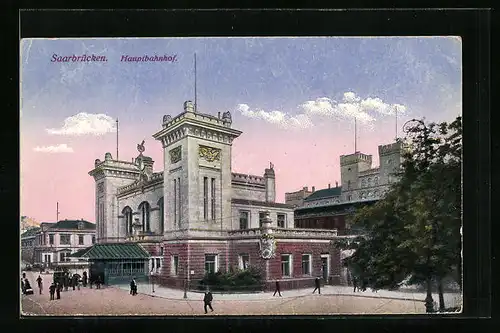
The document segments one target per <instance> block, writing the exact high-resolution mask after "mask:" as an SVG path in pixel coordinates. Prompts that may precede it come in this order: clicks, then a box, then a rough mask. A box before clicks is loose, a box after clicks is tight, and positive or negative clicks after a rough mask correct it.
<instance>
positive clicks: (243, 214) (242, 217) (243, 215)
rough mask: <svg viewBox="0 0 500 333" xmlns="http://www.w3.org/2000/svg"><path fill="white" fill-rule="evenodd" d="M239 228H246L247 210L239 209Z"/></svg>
mask: <svg viewBox="0 0 500 333" xmlns="http://www.w3.org/2000/svg"><path fill="white" fill-rule="evenodd" d="M240 229H248V212H245V211H240Z"/></svg>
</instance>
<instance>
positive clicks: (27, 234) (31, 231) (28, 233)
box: [21, 227, 40, 238]
mask: <svg viewBox="0 0 500 333" xmlns="http://www.w3.org/2000/svg"><path fill="white" fill-rule="evenodd" d="M39 231H40V227H34V228H31V229H28V230H26V231H25V232H23V233H22V234H21V238H23V237H31V236H35V235H36V233H37V232H39Z"/></svg>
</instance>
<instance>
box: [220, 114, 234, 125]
mask: <svg viewBox="0 0 500 333" xmlns="http://www.w3.org/2000/svg"><path fill="white" fill-rule="evenodd" d="M222 121H223V122H224V123H228V124H231V123H232V122H233V119H232V118H231V112H229V111H227V112H224V113H223V114H222Z"/></svg>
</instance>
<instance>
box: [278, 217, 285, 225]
mask: <svg viewBox="0 0 500 333" xmlns="http://www.w3.org/2000/svg"><path fill="white" fill-rule="evenodd" d="M285 226H286V215H285V214H278V228H285Z"/></svg>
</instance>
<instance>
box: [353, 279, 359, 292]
mask: <svg viewBox="0 0 500 333" xmlns="http://www.w3.org/2000/svg"><path fill="white" fill-rule="evenodd" d="M352 285H353V286H354V292H356V289H358V291H359V287H358V278H357V277H356V276H353V277H352Z"/></svg>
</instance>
